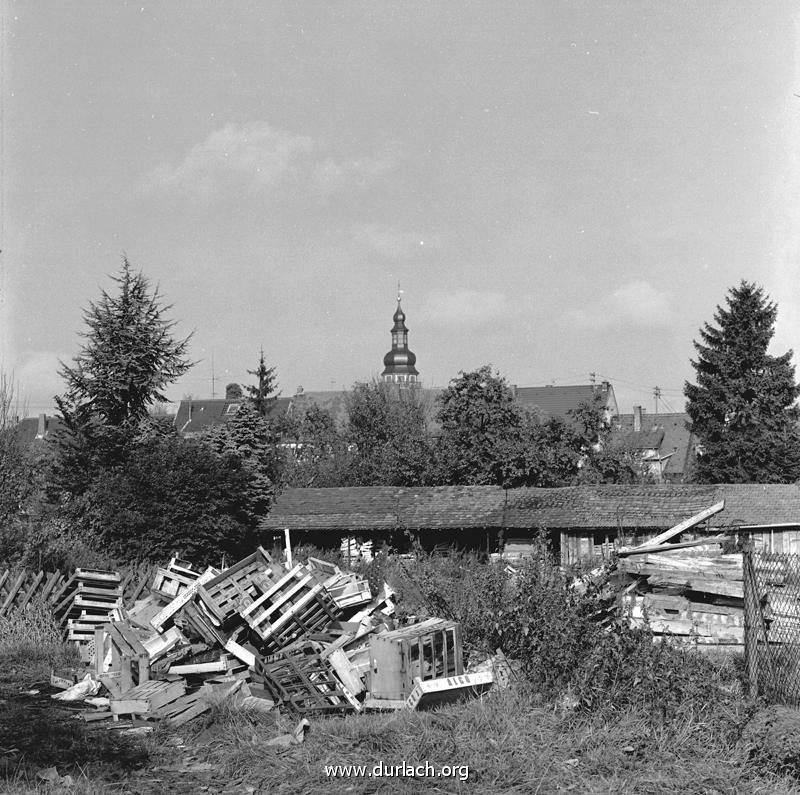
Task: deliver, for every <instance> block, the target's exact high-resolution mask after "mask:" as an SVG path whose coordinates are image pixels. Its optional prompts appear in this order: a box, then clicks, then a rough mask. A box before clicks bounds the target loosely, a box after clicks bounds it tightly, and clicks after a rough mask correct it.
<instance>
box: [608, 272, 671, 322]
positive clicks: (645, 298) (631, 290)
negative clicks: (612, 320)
mask: <svg viewBox="0 0 800 795" xmlns="http://www.w3.org/2000/svg"><path fill="white" fill-rule="evenodd" d="M611 303H612V308H614V309H616V311H617V312H618V313H619V314H620V316H621V317H622V318H624V319H626V320H628V321H630V322H633V323H641V324H643V325H648V324H651V323H659V324H660V323H668V322H669V320H670V318H671V312H670V308H669V297H668V295H667V294H666V293H663V292H659V291H658V290H656V288H655V287H653V286H652V285H651V284H650V283H649V282H646V281H633V282H628V283H627V284H623V285H622V287H619V288H618V289H616V290H614V292H613V293H612V294H611Z"/></svg>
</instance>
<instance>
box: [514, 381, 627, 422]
mask: <svg viewBox="0 0 800 795" xmlns="http://www.w3.org/2000/svg"><path fill="white" fill-rule="evenodd" d="M597 393H599V394H601V395H603V397H604V398H605V401H604V405H605V407H606V408H607V409H609V410H610V412H611V414H612V416H613V415H615V414H616V413H617V401H616V398H615V397H614V388H613V387H612V386H611V385H610V384H605V383H604V384H600V385H597V386H593V385H592V384H575V385H573V386H522V387H517V388H516V390H515V397H516V401H517V403H518V404H519V405H520V406H524V407H525V408H529V409H539V411H541V412H542V413H543V414H545V415H547V416H548V417H560V418H561V419H564V420H568V419H569V416H570V415H569V412H571V411H575V409H577V408H578V406H580V405H581V404H582V403H589V404H591V403H592V401H593V400H594V396H595V395H596V394H597Z"/></svg>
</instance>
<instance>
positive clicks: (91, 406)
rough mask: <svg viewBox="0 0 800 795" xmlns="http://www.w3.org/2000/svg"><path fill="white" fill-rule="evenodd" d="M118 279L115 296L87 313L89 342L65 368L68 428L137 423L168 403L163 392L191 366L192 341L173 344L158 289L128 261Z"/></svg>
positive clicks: (63, 405)
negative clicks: (81, 423)
mask: <svg viewBox="0 0 800 795" xmlns="http://www.w3.org/2000/svg"><path fill="white" fill-rule="evenodd" d="M113 278H114V281H115V282H116V284H117V286H118V290H117V292H116V294H115V295H111V294H109V293H107V292H106V291H105V290H103V292H102V294H101V297H100V300H99V301H98V302H97V303H95V302H90V304H89V309H88V310H86V312H85V313H84V317H85V321H86V325H87V326H88V330H87V331H85V332H83V333H82V336H83V337H84V339H85V340H86V341H85V343H84V345H83V348H82V349H81V352H80V353H79V354H78V355H77V356H76V357H75V359H74V360H73V362H74V363H73V366H71V367H70V366H68V365H66V364H63V363H62V365H61V370H60V375H61V376H62V378H63V379H64V380H65V381H66V384H67V389H66V392H65V394H64V395H63V396H61V397H58V398H56V400H57V402H58V406H59V409H60V410H61V412H62V414H63V415H64V418H65V420H67V421H68V424H69V422H70V421H73V422H74V421H76V420H83V419H88V418H89V417H93V418H95V419H98V420H100V421H101V422H102V423H103V424H105V425H108V426H112V427H115V428H120V427H122V426H125V425H130V424H132V423H136V422H138V421H140V420H142V419H144V418H145V417H146V416H147V413H148V410H149V408H150V407H151V406H152V405H153V404H155V403H162V402H165V401H166V400H167V398H166V396H165V395H164V394H163V393H162V390H163V389H164V388H165V387H166V386H167V385H168V384H171V383H173V382H174V381H176V380H177V379H178V378H180V376H182V375H183V374H184V373H185V372H186V371H187V370H188V369H189V368H190V367H191V366H192V365H191V363H190V362H189V361H188V359H187V358H186V353H187V349H188V345H189V337H187V338H186V339H184V340H180V341H176V340H174V339H173V338H172V334H171V332H172V329H173V327H174V323H173V322H171V321H168V320H166V319H165V317H164V314H165V312H167V311H169V309H171V307H170V306H165V305H164V304H162V302H161V296H160V295H159V292H158V288H151V286H150V282H149V281H148V279H146V278H145V277H144V276H143V275H142V273H141V272H139V273H134V272H133V271H132V270H131V266H130V263H129V262H128V260H127V258H125V259H123V262H122V269H121V271H120V273H119V275H118V276H116V277H113Z"/></svg>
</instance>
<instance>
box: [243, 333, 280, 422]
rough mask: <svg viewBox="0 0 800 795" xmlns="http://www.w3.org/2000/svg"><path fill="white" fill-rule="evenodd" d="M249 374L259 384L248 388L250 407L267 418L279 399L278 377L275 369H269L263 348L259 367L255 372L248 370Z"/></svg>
mask: <svg viewBox="0 0 800 795" xmlns="http://www.w3.org/2000/svg"><path fill="white" fill-rule="evenodd" d="M247 372H248V373H249V374H250V375H253V376H255V377H256V378H257V379H258V383H257V384H255V385H254V386H248V387H247V393H248V400H249V401H250V405H251V406H252V407H253V408H254V409H255V410H256V411H257V412H258V413H259V414H260V415H261V416H262V417H266V416H267V414H268V413H269V410H270V409H271V408H272V405H273V404H274V403H275V401H276V400H277V399H278V395H277V394H276V390H277V388H278V385H277V380H278V377H277V376H276V374H275V368H274V367H267V363H266V361H265V359H264V349H263V348H262V349H261V355H260V356H259V359H258V367H257V368H256V369H255V370H248V371H247Z"/></svg>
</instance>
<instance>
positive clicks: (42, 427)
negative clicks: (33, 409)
mask: <svg viewBox="0 0 800 795" xmlns="http://www.w3.org/2000/svg"><path fill="white" fill-rule="evenodd" d="M46 433H47V414H40V415H39V424H38V425H37V426H36V438H37V439H44V435H45V434H46Z"/></svg>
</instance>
